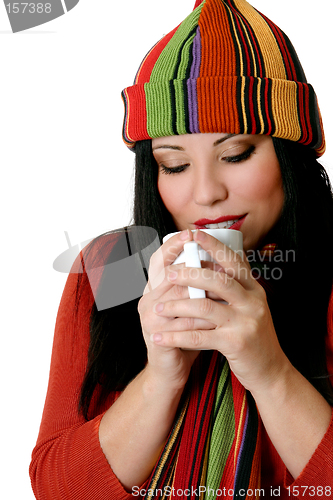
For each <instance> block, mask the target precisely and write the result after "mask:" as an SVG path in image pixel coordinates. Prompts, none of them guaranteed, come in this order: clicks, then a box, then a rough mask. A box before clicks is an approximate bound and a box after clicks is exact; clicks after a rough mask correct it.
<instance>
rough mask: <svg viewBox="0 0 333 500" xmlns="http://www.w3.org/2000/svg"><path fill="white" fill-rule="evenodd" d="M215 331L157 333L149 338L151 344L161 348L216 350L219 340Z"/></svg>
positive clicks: (198, 330) (197, 330)
mask: <svg viewBox="0 0 333 500" xmlns="http://www.w3.org/2000/svg"><path fill="white" fill-rule="evenodd" d="M216 333H217V332H216V330H202V329H196V330H188V331H182V332H176V331H173V332H163V333H162V332H161V333H160V332H157V333H154V334H152V335H151V336H150V340H151V342H153V343H154V344H157V345H160V346H163V347H170V348H173V347H178V348H180V349H184V350H206V349H217V350H218V343H219V338H218V335H216Z"/></svg>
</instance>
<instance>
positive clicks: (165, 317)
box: [31, 0, 333, 500]
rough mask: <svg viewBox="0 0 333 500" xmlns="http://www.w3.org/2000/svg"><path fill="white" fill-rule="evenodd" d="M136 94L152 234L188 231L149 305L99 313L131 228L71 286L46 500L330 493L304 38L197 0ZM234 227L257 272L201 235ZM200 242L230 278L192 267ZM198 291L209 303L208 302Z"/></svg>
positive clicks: (326, 207) (43, 477)
mask: <svg viewBox="0 0 333 500" xmlns="http://www.w3.org/2000/svg"><path fill="white" fill-rule="evenodd" d="M123 98H124V102H125V121H124V140H125V142H126V143H127V144H128V145H129V146H130V147H133V148H134V150H135V153H136V169H137V170H136V194H135V204H134V221H135V224H136V225H137V226H149V227H153V228H154V229H155V230H156V231H157V232H158V234H159V236H160V237H162V236H164V235H165V234H167V233H169V232H173V231H180V233H179V234H177V235H175V236H173V237H172V238H170V239H169V240H168V241H167V242H166V243H165V244H163V245H162V246H161V248H160V249H159V250H158V251H157V252H155V253H154V255H153V257H152V259H151V262H150V266H149V279H148V283H147V287H146V289H145V293H144V294H143V296H142V298H141V299H140V301H139V303H138V301H137V300H135V301H131V302H127V303H125V304H121V305H118V306H117V307H113V308H109V309H104V310H97V307H96V305H95V304H94V296H93V293H92V292H91V289H90V287H92V289H93V290H95V286H96V283H98V293H99V294H100V295H101V294H103V293H105V290H106V289H107V286H108V283H107V281H108V280H107V276H106V273H105V272H104V273H102V271H103V269H102V267H101V266H102V265H104V266H105V269H106V268H107V266H108V265H109V264H112V263H113V262H116V261H117V260H118V259H119V258H120V257H121V254H122V248H123V246H124V242H125V243H126V242H127V241H128V231H125V232H124V233H123V234H119V233H111V234H109V235H106V236H103V237H101V238H99V239H97V241H95V242H94V244H92V245H90V246H89V248H88V249H87V250H86V251H85V252H84V254H83V256H82V269H81V268H80V266H79V264H77V265H76V267H74V269H73V273H72V274H71V275H70V276H69V279H68V282H67V285H66V288H65V291H64V295H63V298H62V302H61V305H60V309H59V315H58V320H57V326H56V333H55V341H54V348H53V358H52V366H51V373H50V383H49V390H48V395H47V400H46V404H45V409H44V414H43V421H42V424H41V429H40V435H39V438H38V443H37V445H36V448H35V450H34V452H33V460H32V464H31V478H32V484H33V487H34V491H35V495H36V497H37V498H38V499H51V498H52V500H53V499H55V498H64V499H65V498H66V499H72V498H73V499H74V498H75V499H76V498H80V499H84V498H87V499H88V498H89V499H90V500H91V499H104V498H114V499H127V498H132V496H134V497H135V496H141V497H145V498H150V497H156V498H167V497H170V496H171V497H172V498H198V497H200V498H238V497H241V498H258V497H260V496H270V497H272V496H276V497H280V498H290V497H292V496H293V495H294V496H302V497H303V498H310V497H311V498H313V497H315V498H317V497H319V496H326V497H330V496H331V494H332V491H331V485H332V484H333V457H332V444H333V425H332V419H331V416H332V405H333V397H332V387H331V384H330V378H329V377H330V374H331V373H332V359H333V358H332V350H331V337H330V334H331V333H332V324H331V323H332V320H331V315H332V313H331V312H330V311H331V310H330V309H329V301H330V295H331V290H332V279H333V266H332V263H331V262H330V259H329V258H327V259H325V269H322V255H323V254H324V252H327V250H326V249H327V248H331V246H332V243H333V242H332V239H333V236H332V234H333V231H332V228H333V201H332V194H331V190H330V186H329V181H328V178H327V175H326V173H325V172H324V170H323V169H322V167H321V166H320V165H319V164H318V162H317V160H316V157H317V156H320V155H321V154H322V153H323V152H324V149H325V141H324V135H323V129H322V123H321V119H320V113H319V109H318V106H317V101H316V96H315V94H314V91H313V89H312V87H311V86H310V85H309V84H307V83H306V80H305V76H304V73H303V70H302V68H301V66H300V64H299V61H298V59H297V56H296V54H295V52H294V49H293V47H292V45H291V43H290V41H289V40H288V39H287V37H286V36H285V35H284V34H283V33H282V32H281V31H280V30H279V29H278V28H277V27H276V26H275V25H274V24H273V23H272V22H271V21H269V20H268V19H267V18H265V17H264V16H262V15H261V14H259V13H258V12H257V11H255V10H254V9H253V8H252V7H251V6H250V5H249V4H248V3H247V2H246V1H245V0H225V1H222V0H206V1H204V2H200V1H197V2H196V5H195V9H194V11H193V12H192V14H191V15H190V16H188V17H187V18H186V19H185V20H184V22H183V23H181V24H180V26H179V27H177V28H176V29H175V30H173V31H172V32H171V33H170V34H168V35H166V36H165V37H164V38H163V39H162V40H161V41H160V42H159V43H158V44H156V45H155V46H154V47H153V49H152V50H151V52H150V53H149V54H148V55H147V56H146V58H145V59H144V61H143V63H142V65H141V66H140V69H139V71H138V73H137V76H136V80H135V84H134V85H133V86H132V87H129V88H127V89H125V91H124V92H123ZM222 220H223V222H224V223H226V222H227V221H228V222H229V225H231V227H232V228H235V229H239V230H241V231H242V233H243V237H244V249H245V251H246V252H247V253H248V256H249V257H250V255H252V256H253V255H255V256H256V261H255V262H254V263H253V267H255V268H256V273H255V272H251V268H250V263H249V260H250V258H249V260H247V259H243V260H242V259H241V258H240V257H239V256H237V255H236V254H234V253H231V252H227V251H226V248H225V247H224V246H223V245H222V244H221V243H219V242H217V240H215V239H214V238H212V237H210V236H208V235H206V234H205V233H203V232H202V231H200V228H202V227H204V226H206V225H210V224H219V223H222ZM309 228H310V229H311V232H310V231H309ZM189 229H194V230H197V231H195V232H194V233H192V232H191V231H189ZM314 232H316V233H317V234H319V235H320V236H321V238H322V240H321V243H320V247H319V246H318V245H317V243H316V242H314V241H313V233H314ZM129 233H130V231H129ZM191 239H195V240H196V241H198V242H200V245H201V246H202V247H203V248H204V249H207V250H209V251H210V252H212V254H213V256H214V257H215V260H216V264H215V265H214V266H211V265H208V264H207V265H206V267H205V268H203V269H201V270H199V271H197V272H196V273H195V274H193V273H191V269H188V268H184V267H182V266H181V265H178V266H176V265H172V263H173V261H174V259H175V256H176V255H177V254H179V253H180V252H181V251H182V249H183V245H184V243H185V242H186V241H188V240H191ZM276 245H277V246H276ZM268 248H269V249H270V250H271V251H272V252H271V253H269V252H268V250H267V249H268ZM274 249H275V251H273V250H274ZM290 250H291V251H292V252H293V253H292V254H291V255H293V258H292V259H289V258H287V255H290V254H288V253H287V252H288V251H290ZM260 251H261V252H262V253H260ZM278 251H279V252H280V253H279V254H277V252H278ZM265 255H266V261H264V260H263V259H264V257H265ZM277 255H279V257H280V258H279V259H277V258H276V256H277ZM281 256H282V258H281ZM313 263H314V264H313ZM264 267H265V270H266V271H267V272H266V273H265V276H264V279H263V277H262V276H261V271H262V270H263V269H264ZM91 269H93V271H94V272H93V274H94V276H93V278H92V273H91ZM276 269H278V270H279V273H275V270H276ZM75 272H76V273H77V274H74V273H75ZM258 275H260V279H255V277H257V278H258V277H259V276H258ZM277 276H278V278H277ZM92 279H93V280H95V281H94V283H93V285H92ZM89 284H90V286H89ZM189 285H190V286H195V287H197V288H204V289H205V290H207V298H206V299H198V300H196V299H193V300H192V299H191V300H190V299H189V298H188V292H187V287H188V286H189ZM218 299H223V300H226V301H227V303H228V304H223V303H221V302H218ZM137 307H138V309H137ZM137 311H138V312H137ZM90 312H91V314H90ZM327 318H329V321H330V322H331V323H329V324H328V325H327ZM78 406H79V410H78Z"/></svg>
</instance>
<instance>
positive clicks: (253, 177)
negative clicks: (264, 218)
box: [239, 161, 284, 211]
mask: <svg viewBox="0 0 333 500" xmlns="http://www.w3.org/2000/svg"><path fill="white" fill-rule="evenodd" d="M241 189H242V191H243V195H244V197H246V198H247V199H248V200H249V201H253V202H255V203H256V204H267V203H268V204H269V205H270V207H271V208H273V205H274V207H275V208H276V210H281V209H282V206H283V201H284V193H283V184H282V178H281V172H280V167H279V164H278V163H276V161H273V162H272V163H270V164H269V165H267V164H265V165H256V168H254V169H249V170H248V171H247V172H245V173H244V177H243V182H242V185H241V186H239V191H240V190H241ZM276 210H275V211H276Z"/></svg>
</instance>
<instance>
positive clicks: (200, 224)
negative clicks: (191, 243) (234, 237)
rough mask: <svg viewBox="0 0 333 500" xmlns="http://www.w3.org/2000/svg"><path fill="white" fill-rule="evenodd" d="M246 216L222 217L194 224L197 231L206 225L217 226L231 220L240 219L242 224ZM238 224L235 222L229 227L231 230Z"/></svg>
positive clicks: (201, 220) (202, 220)
mask: <svg viewBox="0 0 333 500" xmlns="http://www.w3.org/2000/svg"><path fill="white" fill-rule="evenodd" d="M246 215H247V214H243V215H224V216H223V217H218V218H217V219H199V220H197V221H195V223H194V224H195V225H196V226H197V229H203V228H204V227H205V226H206V225H207V224H218V223H219V222H225V221H227V220H232V219H241V220H242V222H243V218H244V217H245V216H246ZM238 222H240V221H237V222H235V224H233V225H232V226H231V227H232V228H233V227H234V226H235V225H236V224H238ZM198 226H199V227H198Z"/></svg>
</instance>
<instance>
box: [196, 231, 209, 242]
mask: <svg viewBox="0 0 333 500" xmlns="http://www.w3.org/2000/svg"><path fill="white" fill-rule="evenodd" d="M206 236H207V235H206V233H204V232H203V231H200V229H197V230H196V232H195V233H194V239H195V240H196V241H204V240H205V239H206Z"/></svg>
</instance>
